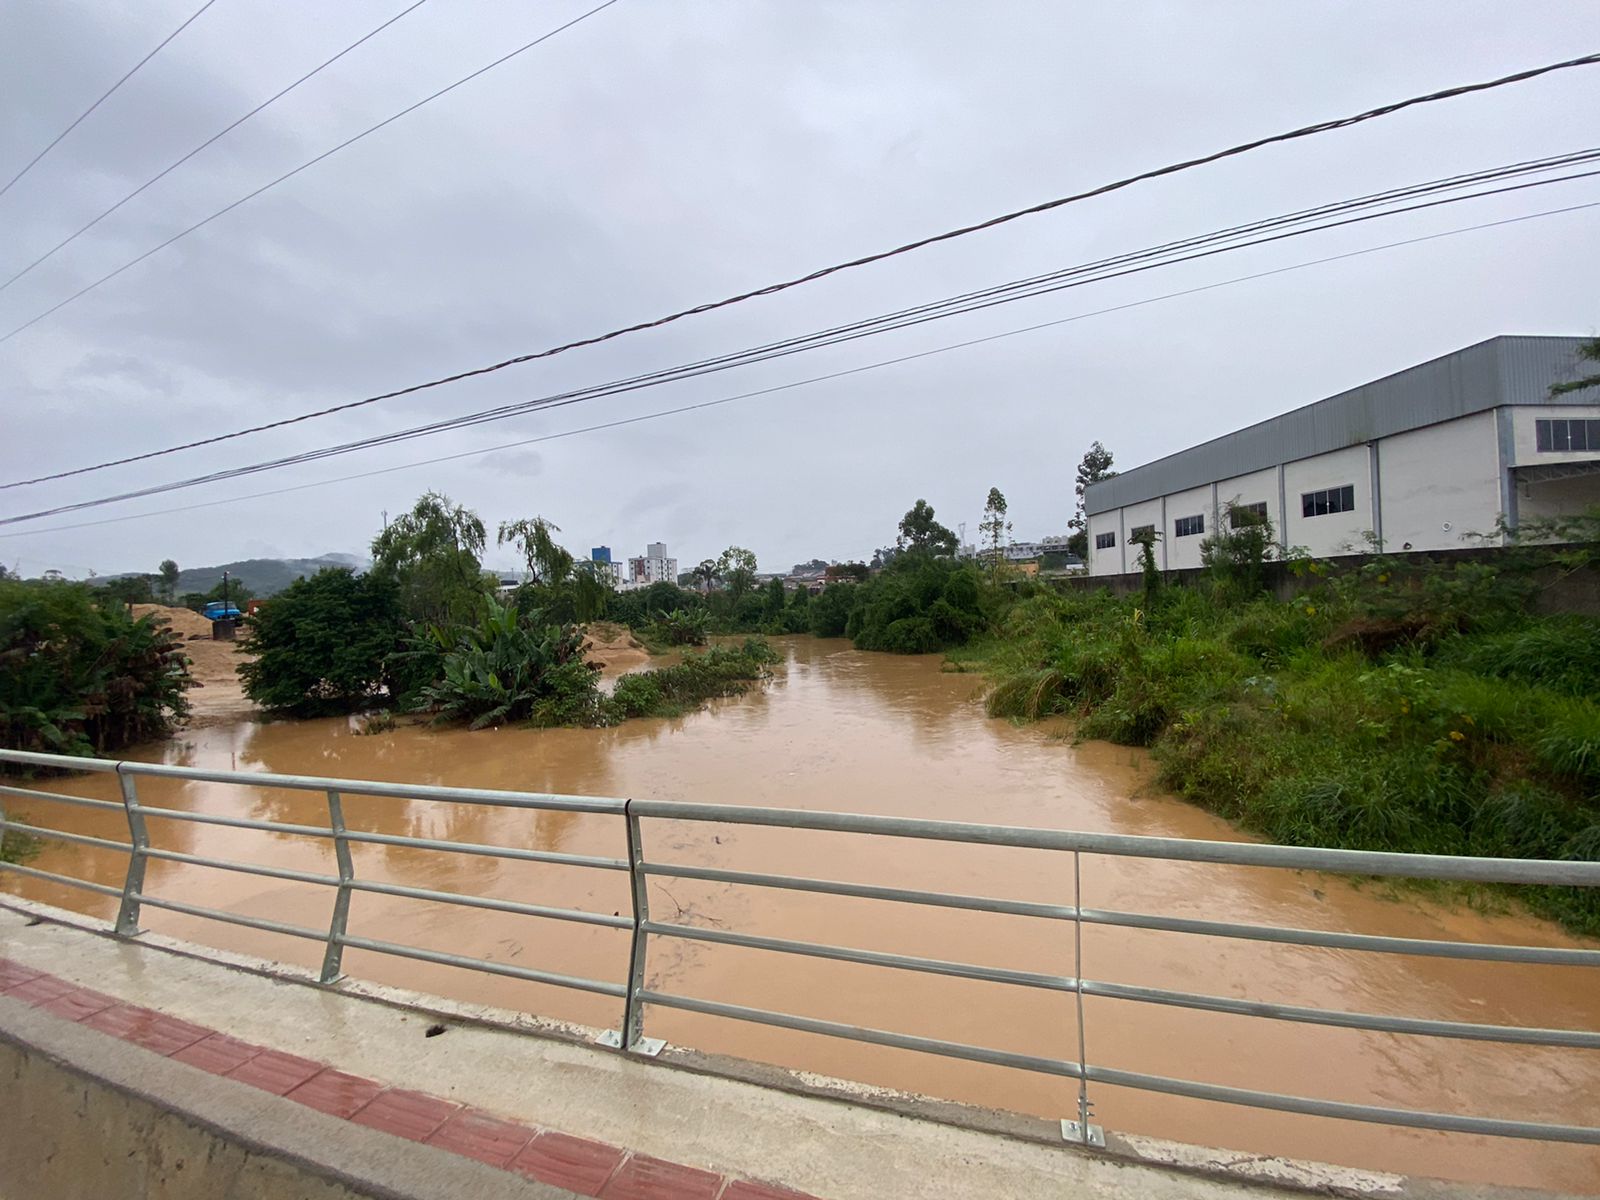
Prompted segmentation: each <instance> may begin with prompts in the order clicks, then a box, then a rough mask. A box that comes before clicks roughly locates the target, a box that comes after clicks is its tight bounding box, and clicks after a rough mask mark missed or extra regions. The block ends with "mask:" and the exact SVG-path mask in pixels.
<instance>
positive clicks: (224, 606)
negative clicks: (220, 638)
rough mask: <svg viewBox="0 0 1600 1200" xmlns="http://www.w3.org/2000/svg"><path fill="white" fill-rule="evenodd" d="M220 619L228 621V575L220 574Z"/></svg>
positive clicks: (225, 573)
mask: <svg viewBox="0 0 1600 1200" xmlns="http://www.w3.org/2000/svg"><path fill="white" fill-rule="evenodd" d="M222 619H223V620H224V621H226V620H227V619H228V573H227V572H226V571H224V572H223V573H222Z"/></svg>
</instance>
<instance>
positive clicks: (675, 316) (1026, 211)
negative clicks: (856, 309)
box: [0, 0, 1600, 482]
mask: <svg viewBox="0 0 1600 1200" xmlns="http://www.w3.org/2000/svg"><path fill="white" fill-rule="evenodd" d="M614 2H615V0H607V4H602V5H600V8H605V7H607V5H608V4H610V3H614ZM599 10H600V9H599V8H597V9H593V10H591V11H590V12H589V13H585V14H584V15H583V16H582V17H579V18H578V20H580V21H581V20H583V19H584V18H585V17H588V16H591V15H593V13H594V12H598V11H599ZM572 24H576V22H572ZM562 28H566V26H563V27H562ZM554 32H557V33H559V32H560V30H559V29H558V30H556V31H554ZM524 49H526V47H524ZM520 52H521V51H515V52H513V53H520ZM507 57H511V56H510V55H508V56H507ZM501 61H504V60H501ZM1596 63H1600V53H1594V54H1587V55H1583V56H1581V57H1579V58H1572V59H1567V60H1565V61H1562V62H1557V63H1550V64H1548V65H1545V66H1542V67H1533V68H1530V69H1528V70H1524V71H1518V72H1516V73H1514V74H1511V75H1504V76H1501V77H1500V78H1498V79H1492V80H1488V81H1486V82H1481V83H1472V84H1462V85H1458V86H1456V87H1452V88H1446V89H1444V90H1441V91H1436V92H1430V93H1427V94H1425V95H1421V96H1413V97H1410V98H1409V99H1405V100H1398V101H1394V102H1392V103H1389V104H1385V105H1381V106H1379V107H1377V108H1372V109H1368V110H1366V111H1365V112H1361V113H1357V114H1355V115H1353V116H1349V117H1341V118H1337V119H1334V120H1329V121H1321V122H1318V123H1316V124H1314V125H1305V126H1302V127H1300V128H1299V129H1294V130H1290V131H1288V132H1286V133H1278V134H1272V135H1270V136H1267V137H1262V138H1257V139H1255V140H1254V141H1249V142H1242V143H1240V144H1238V145H1235V146H1231V147H1229V148H1227V149H1224V150H1218V151H1215V152H1213V153H1210V154H1206V155H1203V156H1201V157H1198V158H1191V159H1186V160H1183V161H1181V162H1176V163H1171V164H1169V165H1167V166H1164V167H1157V168H1153V169H1151V170H1148V171H1143V172H1140V173H1139V174H1136V175H1129V176H1125V177H1123V178H1121V179H1118V180H1114V181H1112V182H1110V183H1105V184H1101V185H1099V186H1097V187H1094V188H1091V189H1089V190H1087V191H1083V192H1076V193H1073V194H1071V195H1067V196H1061V197H1058V198H1056V199H1054V200H1046V201H1044V202H1042V203H1039V204H1034V205H1031V206H1029V207H1027V208H1021V209H1016V210H1013V211H1011V212H1008V213H1003V214H1001V215H999V216H996V217H990V218H988V219H987V220H984V221H980V222H978V223H976V224H971V225H964V226H959V227H957V228H955V229H951V230H947V231H945V232H943V233H938V234H933V235H930V236H928V237H924V238H919V239H918V240H916V241H912V242H907V243H904V244H903V245H900V246H897V247H894V248H893V249H889V250H882V251H878V252H875V253H873V254H868V255H864V256H862V257H860V258H855V259H850V260H847V261H845V262H842V263H836V264H834V265H833V266H829V267H821V268H818V269H817V270H814V271H811V272H810V273H808V274H805V275H801V276H798V277H796V278H793V279H789V280H786V281H783V282H780V283H772V284H768V285H766V286H764V287H760V288H756V289H753V290H751V291H747V292H740V293H738V294H736V295H733V296H729V297H726V298H725V299H722V300H715V301H710V302H707V303H704V304H698V305H695V306H694V307H692V308H686V309H680V310H678V311H677V312H673V313H669V314H667V315H666V316H662V317H657V318H655V319H654V320H650V321H643V322H640V323H638V324H634V325H627V326H624V327H622V328H619V329H613V330H611V331H610V332H608V333H602V334H595V335H593V336H590V337H586V338H580V339H578V340H577V341H572V342H566V343H563V344H561V345H557V346H552V347H549V348H547V349H544V350H539V351H534V352H532V353H528V354H521V355H517V356H516V357H513V358H508V359H504V360H502V361H500V362H497V363H491V364H490V365H488V366H484V367H477V368H474V369H471V370H467V371H460V372H457V373H456V374H453V375H447V376H443V377H441V378H438V379H433V380H429V381H427V382H424V383H418V384H413V385H411V386H409V387H404V388H398V389H396V390H394V391H389V392H382V393H380V394H378V395H375V396H368V397H366V398H365V399H362V400H353V401H349V402H348V403H345V404H338V405H333V406H331V407H329V408H324V409H319V410H317V411H315V412H309V413H303V414H301V415H300V416H297V417H292V418H286V419H284V420H281V421H274V422H269V423H267V424H264V425H257V426H253V427H251V428H249V429H243V430H238V431H236V432H234V433H229V434H221V435H218V436H216V437H213V438H206V439H203V440H201V441H197V442H190V443H187V444H186V445H184V446H178V447H172V448H170V449H168V450H163V451H157V452H153V453H151V454H147V455H135V456H132V457H130V458H125V459H119V460H116V461H115V462H109V463H102V464H98V465H96V466H94V467H89V468H83V469H80V471H78V472H71V473H73V474H81V473H83V472H84V471H88V470H100V469H102V468H103V467H107V466H121V465H124V464H125V463H128V462H138V461H141V460H142V459H145V458H151V457H156V456H157V455H159V454H168V453H175V452H176V451H178V450H185V449H193V448H194V447H196V446H203V445H211V444H214V443H216V442H220V441H227V440H229V439H231V438H235V437H243V436H245V435H247V434H251V433H260V432H262V431H263V430H267V429H276V428H281V427H282V426H284V425H290V424H296V423H298V422H300V421H309V420H313V419H315V418H318V417H324V416H330V415H332V414H334V413H338V412H346V411H348V410H350V409H352V408H360V407H362V406H364V405H368V404H376V403H378V402H379V401H382V400H392V399H395V398H397V397H400V396H408V395H412V394H414V393H416V392H421V391H426V390H428V389H430V388H436V387H442V386H444V385H445V384H449V383H459V382H461V381H462V380H465V379H472V378H476V377H478V376H481V375H488V374H492V373H494V372H496V371H503V370H505V369H506V368H508V367H514V366H519V365H521V364H523V363H528V362H533V361H534V360H536V359H541V358H551V357H553V356H555V355H557V354H563V353H565V352H566V351H568V350H575V349H579V348H581V347H585V346H594V345H598V344H600V343H602V342H607V341H611V340H613V339H615V338H619V337H623V336H625V335H627V334H631V333H639V332H642V331H644V330H647V329H655V328H659V327H660V326H663V325H668V324H671V323H673V322H675V321H680V320H683V319H684V318H686V317H691V316H697V315H699V314H702V313H707V312H711V311H713V310H716V309H720V308H726V307H728V306H730V305H734V304H739V303H742V302H744V301H747V300H752V299H755V298H757V297H760V296H770V295H773V294H775V293H778V292H782V291H787V290H788V289H790V288H795V287H800V286H802V285H803V284H807V283H811V282H814V281H816V280H818V279H822V278H824V277H826V276H829V275H834V274H837V273H838V272H841V271H848V270H852V269H854V268H856V267H862V266H866V265H868V264H871V263H876V262H882V261H883V260H885V259H889V258H893V257H895V256H897V255H901V254H908V253H911V252H912V251H915V250H920V249H923V248H925V247H927V246H931V245H933V244H935V243H937V242H944V241H950V240H952V239H955V238H959V237H965V236H966V235H968V234H972V233H977V232H979V231H982V230H986V229H992V228H994V227H996V226H998V225H1003V224H1006V223H1007V222H1010V221H1015V220H1018V219H1020V218H1022V217H1026V216H1032V215H1035V214H1038V213H1042V212H1047V211H1050V210H1052V209H1056V208H1061V207H1064V206H1065V205H1069V204H1074V203H1077V202H1079V201H1082V200H1087V199H1090V198H1092V197H1095V196H1103V195H1106V194H1107V193H1110V192H1114V191H1118V190H1120V189H1123V188H1127V187H1130V186H1132V185H1133V184H1136V183H1140V182H1143V181H1146V180H1150V179H1155V178H1158V177H1160V176H1164V175H1172V174H1176V173H1178V172H1180V171H1187V170H1190V169H1192V168H1195V167H1200V166H1204V165H1207V164H1209V163H1214V162H1218V161H1220V160H1222V159H1225V158H1231V157H1235V156H1237V155H1241V154H1246V153H1249V152H1250V151H1253V150H1258V149H1260V148H1262V147H1263V146H1268V145H1272V144H1275V143H1280V142H1288V141H1294V140H1296V139H1299V138H1305V137H1310V136H1313V135H1315V134H1320V133H1327V132H1330V131H1333V130H1337V129H1343V128H1347V127H1349V126H1352V125H1357V124H1361V123H1362V122H1365V121H1371V120H1375V119H1377V118H1379V117H1384V116H1388V115H1390V114H1392V113H1396V112H1400V111H1402V110H1403V109H1407V108H1413V107H1416V106H1418V105H1422V104H1430V103H1434V102H1436V101H1440V100H1448V99H1453V98H1455V97H1458V96H1463V95H1468V94H1471V93H1475V92H1483V91H1488V90H1491V89H1494V88H1499V87H1505V86H1507V85H1509V84H1513V83H1521V82H1525V81H1527V80H1529V79H1534V78H1537V77H1539V76H1542V75H1548V74H1550V73H1552V72H1555V71H1564V70H1568V69H1571V68H1574V67H1583V66H1593V65H1595V64H1596ZM494 65H496V64H493V63H491V64H490V66H491V67H492V66H494ZM488 69H489V68H488V67H485V68H483V70H488ZM481 73H482V71H480V72H477V74H481ZM467 78H468V79H470V78H472V76H468V77H467ZM460 82H462V83H464V82H466V80H462V81H460ZM457 86H459V83H458V84H452V85H451V87H452V88H453V87H457ZM444 90H445V91H449V90H450V89H449V88H446V89H444ZM437 94H439V95H442V94H443V92H440V93H437ZM431 98H432V97H430V99H431ZM424 103H427V101H426V100H424V101H421V102H419V105H420V104H424ZM413 107H418V106H413ZM406 111H410V110H406ZM403 115H404V112H402V113H399V114H396V117H391V118H389V121H393V120H395V119H397V117H399V116H403ZM383 124H388V121H385V122H382V123H381V124H380V125H377V126H373V130H375V129H378V128H381V127H382V125H383ZM373 130H368V131H367V133H370V132H372V131H373ZM365 136H366V133H362V134H358V135H357V137H356V138H353V139H351V141H356V140H359V138H361V137H365ZM344 144H345V145H348V144H349V143H344ZM341 148H342V146H336V147H334V149H333V150H330V151H328V152H327V154H332V153H335V152H337V151H338V150H339V149H341ZM327 154H324V155H322V156H320V158H325V157H327ZM320 158H318V159H312V160H311V162H310V163H306V164H304V165H303V166H301V167H297V168H296V169H295V170H294V171H291V172H289V173H288V174H287V175H284V176H281V177H280V178H279V179H277V180H274V181H273V182H272V183H269V184H267V185H266V187H263V188H260V189H258V190H257V191H255V192H252V193H250V195H247V196H244V197H243V198H241V199H239V200H236V201H234V202H233V203H232V204H230V205H228V206H227V207H226V208H223V209H221V210H219V211H218V212H215V213H213V214H212V215H211V216H209V217H207V218H205V220H203V221H201V222H199V223H198V224H196V225H192V226H190V227H189V228H188V229H186V230H184V231H183V232H181V233H178V234H175V235H174V236H173V237H171V238H169V239H167V241H165V242H163V243H161V244H160V245H158V246H156V247H155V248H154V249H151V250H148V251H146V252H145V253H144V254H142V255H140V256H139V257H138V258H136V259H133V260H131V261H130V262H128V263H125V264H123V265H122V266H121V267H118V268H117V269H116V270H115V271H112V272H111V273H110V274H108V275H105V276H102V277H101V278H100V279H98V280H96V281H95V282H94V283H91V284H89V285H88V286H87V287H84V288H82V289H80V290H79V291H77V292H75V293H73V294H72V295H71V296H68V297H67V298H66V299H65V300H63V301H61V302H60V303H59V304H57V305H55V306H54V307H52V308H49V309H47V310H45V311H44V312H42V313H40V314H39V315H38V316H36V317H34V318H33V319H32V320H30V321H28V322H26V323H24V324H22V325H19V326H17V327H16V328H15V329H13V330H11V332H10V333H7V334H5V335H4V336H3V337H0V344H3V343H5V342H7V341H9V340H10V339H11V338H13V337H15V336H16V335H17V334H19V333H21V332H22V331H23V330H25V329H27V328H29V327H30V326H32V325H35V324H37V323H38V322H39V321H42V320H43V319H44V318H46V317H48V316H50V315H51V314H52V313H54V312H56V311H58V310H59V309H61V308H63V307H65V306H66V305H67V304H70V303H72V301H74V300H76V299H78V297H80V296H83V295H85V294H87V293H88V292H90V291H92V290H93V289H95V288H97V287H99V286H100V285H101V284H103V283H105V282H107V281H108V280H110V279H113V278H115V277H116V276H117V275H120V274H121V273H122V272H123V271H126V270H127V269H128V268H130V267H132V266H135V265H136V264H138V263H140V262H142V261H144V260H145V259H146V258H149V257H150V256H151V255H152V254H155V253H157V252H158V251H160V250H162V249H164V248H165V247H167V246H169V245H171V244H172V243H173V242H175V241H177V240H178V239H179V238H182V237H184V236H186V235H187V234H189V233H192V232H194V231H195V230H196V229H199V228H201V227H202V226H204V225H207V224H209V223H210V222H211V221H214V220H216V219H217V218H218V217H220V216H222V215H223V214H224V213H227V212H229V211H231V210H232V209H234V208H237V207H238V206H239V205H241V204H243V203H245V202H246V201H248V200H250V199H252V198H253V197H254V196H256V195H259V194H260V193H261V192H263V191H266V190H267V189H268V188H271V187H274V186H276V184H278V183H281V182H282V181H283V180H284V179H288V178H290V177H292V176H293V175H296V174H298V173H299V172H300V171H302V170H304V169H305V168H306V167H308V166H311V165H312V164H313V163H316V162H318V161H320ZM65 474H67V473H63V474H61V475H56V476H41V477H40V480H37V481H35V482H39V481H42V480H43V479H46V478H62V477H64V475H65Z"/></svg>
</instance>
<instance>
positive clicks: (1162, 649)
mask: <svg viewBox="0 0 1600 1200" xmlns="http://www.w3.org/2000/svg"><path fill="white" fill-rule="evenodd" d="M1268 544H1270V537H1269V538H1268ZM1582 557H1583V554H1582V552H1577V555H1576V557H1575V556H1574V554H1572V553H1563V552H1558V551H1552V550H1548V549H1546V550H1529V551H1523V552H1517V551H1512V552H1511V553H1509V554H1507V555H1506V556H1505V557H1504V558H1502V559H1501V560H1500V561H1498V562H1496V563H1494V564H1487V563H1457V564H1429V565H1417V564H1414V563H1409V562H1402V561H1400V560H1395V559H1386V558H1383V557H1376V558H1373V559H1371V560H1369V561H1367V562H1365V563H1364V564H1363V565H1361V566H1359V567H1357V568H1355V569H1350V570H1331V569H1330V568H1329V567H1328V566H1327V564H1323V563H1309V562H1308V563H1303V564H1300V565H1299V569H1300V570H1301V571H1302V572H1303V579H1304V580H1305V582H1306V584H1307V585H1308V586H1307V587H1306V588H1305V590H1303V591H1302V592H1301V593H1300V594H1299V595H1297V596H1295V597H1294V598H1293V599H1292V600H1289V601H1287V602H1285V601H1282V600H1279V599H1277V598H1275V597H1273V596H1271V595H1268V594H1265V593H1264V592H1262V591H1261V590H1260V589H1259V580H1258V579H1256V578H1255V577H1254V576H1253V575H1252V574H1251V573H1250V572H1246V573H1244V574H1243V575H1241V572H1240V570H1239V566H1240V564H1241V561H1242V560H1244V561H1245V565H1246V566H1250V565H1251V564H1250V563H1249V562H1248V561H1247V560H1248V559H1249V558H1250V556H1249V555H1243V556H1241V555H1239V554H1224V555H1218V556H1217V561H1216V563H1215V565H1214V571H1213V577H1212V579H1211V581H1210V582H1209V583H1208V584H1206V585H1204V586H1199V587H1189V588H1178V587H1162V586H1160V582H1159V578H1157V580H1155V581H1154V582H1153V584H1152V586H1149V587H1147V588H1146V590H1145V591H1144V592H1143V593H1142V594H1138V595H1135V596H1132V597H1129V598H1126V599H1117V598H1114V597H1113V596H1111V595H1110V594H1109V593H1108V592H1104V591H1101V592H1072V593H1067V594H1059V593H1054V592H1046V591H1039V592H1036V593H1034V594H1032V595H1029V596H1027V597H1026V598H1024V599H1021V600H1019V601H1018V602H1017V603H1016V604H1014V605H1013V606H1012V607H1011V608H1010V609H1009V611H1008V612H1007V613H1006V614H1005V615H1004V617H1003V618H1002V619H1001V620H1000V622H999V623H998V625H997V628H996V632H995V633H993V634H992V635H990V636H989V637H988V638H986V639H984V640H983V641H982V642H981V643H978V644H975V645H974V646H972V647H970V648H969V649H968V650H966V651H965V652H963V653H962V654H960V655H959V657H960V658H961V659H962V660H964V662H965V663H967V664H968V665H976V666H979V667H981V668H982V669H984V670H985V671H987V672H988V673H989V674H990V676H991V678H992V679H993V681H994V686H993V688H992V690H991V692H990V693H989V696H988V705H989V710H990V712H991V713H992V714H994V715H997V716H1006V717H1013V718H1017V719H1025V720H1032V719H1036V718H1039V717H1042V716H1046V715H1049V714H1067V715H1070V716H1072V717H1074V718H1076V720H1077V722H1078V725H1077V728H1078V732H1079V733H1080V734H1081V735H1082V736H1084V737H1090V738H1104V739H1106V740H1109V741H1112V742H1117V743H1120V744H1124V745H1135V746H1148V747H1149V748H1150V749H1151V750H1152V751H1153V753H1154V757H1155V761H1156V764H1157V768H1158V780H1159V782H1160V783H1161V784H1162V785H1163V786H1165V787H1167V788H1170V789H1171V790H1173V791H1175V792H1176V793H1178V794H1179V795H1182V796H1184V797H1186V798H1188V799H1190V800H1192V801H1194V802H1196V803H1198V804H1200V805H1202V806H1204V807H1206V808H1209V809H1211V810H1213V811H1215V812H1218V813H1220V814H1221V815H1223V816H1225V817H1227V818H1229V819H1230V820H1233V821H1236V822H1238V823H1239V824H1240V825H1241V826H1243V827H1244V828H1246V829H1250V830H1253V831H1255V832H1258V833H1260V834H1262V835H1264V836H1266V837H1268V838H1270V839H1272V840H1274V841H1278V842H1285V843H1290V844H1296V845H1313V846H1333V847H1347V848H1352V849H1361V850H1396V851H1407V852H1425V853H1438V854H1470V855H1486V856H1491V857H1511V858H1548V859H1578V860H1588V861H1595V860H1600V703H1597V700H1600V619H1597V618H1595V617H1592V616H1577V615H1542V614H1539V613H1537V612H1535V611H1533V605H1532V601H1533V599H1534V595H1535V591H1536V584H1535V582H1534V575H1533V569H1534V568H1535V567H1537V566H1539V565H1541V564H1543V565H1545V566H1546V567H1547V568H1549V567H1550V564H1552V563H1553V564H1555V567H1554V569H1558V570H1559V569H1565V568H1571V569H1587V565H1586V564H1585V563H1584V562H1581V561H1579V560H1580V559H1582ZM1259 565H1260V564H1259V554H1258V555H1257V561H1256V562H1255V563H1254V567H1255V568H1258V567H1259ZM1517 891H1518V893H1519V894H1520V895H1521V896H1522V897H1523V898H1524V899H1525V900H1526V901H1527V902H1528V903H1529V904H1530V906H1531V907H1533V908H1534V909H1535V910H1536V911H1538V912H1540V913H1542V914H1544V915H1547V916H1551V917H1554V918H1556V919H1558V920H1560V921H1561V922H1563V923H1564V924H1566V925H1567V926H1568V927H1569V928H1572V929H1575V930H1579V931H1582V932H1585V933H1588V934H1592V935H1600V893H1596V892H1595V891H1593V890H1588V891H1585V890H1582V889H1576V888H1522V889H1517Z"/></svg>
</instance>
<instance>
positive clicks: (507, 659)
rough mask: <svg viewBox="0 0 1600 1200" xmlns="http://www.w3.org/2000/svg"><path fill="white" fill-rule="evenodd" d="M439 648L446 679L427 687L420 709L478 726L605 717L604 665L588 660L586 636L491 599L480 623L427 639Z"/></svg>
mask: <svg viewBox="0 0 1600 1200" xmlns="http://www.w3.org/2000/svg"><path fill="white" fill-rule="evenodd" d="M426 637H427V640H430V641H432V642H433V643H434V644H436V645H437V646H438V647H439V649H440V651H441V656H440V660H439V662H440V677H439V678H438V679H435V680H434V681H432V682H430V683H428V684H426V685H424V686H423V687H422V688H421V689H420V690H419V691H418V694H417V703H416V707H417V708H419V709H421V708H426V709H430V710H432V711H433V712H434V713H435V714H436V719H438V720H440V721H465V722H467V723H468V724H469V725H470V726H471V727H472V728H473V729H482V728H483V727H484V726H486V725H502V724H509V723H512V722H517V721H532V722H534V723H536V724H541V725H587V724H594V723H596V721H597V720H598V714H599V711H600V693H599V689H598V688H597V687H596V685H595V673H596V671H597V670H598V668H596V667H594V666H593V665H591V664H589V663H586V662H584V661H583V634H582V632H581V631H580V630H579V629H577V628H576V627H575V626H572V625H551V624H546V623H544V622H543V621H542V620H540V618H539V616H538V614H536V613H524V612H519V611H518V610H517V609H515V608H513V607H510V606H508V605H502V604H500V603H499V602H498V601H497V600H495V599H494V598H493V597H486V598H485V601H484V613H483V615H482V617H480V618H479V620H478V623H477V624H476V625H471V626H465V627H461V628H458V629H455V630H452V631H449V632H447V631H444V630H439V629H435V630H432V631H430V632H429V634H428V635H426Z"/></svg>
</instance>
